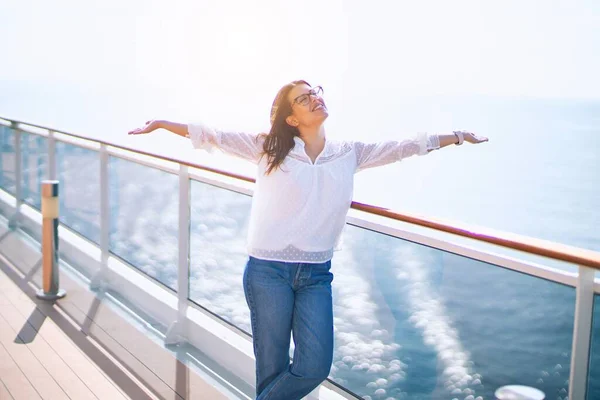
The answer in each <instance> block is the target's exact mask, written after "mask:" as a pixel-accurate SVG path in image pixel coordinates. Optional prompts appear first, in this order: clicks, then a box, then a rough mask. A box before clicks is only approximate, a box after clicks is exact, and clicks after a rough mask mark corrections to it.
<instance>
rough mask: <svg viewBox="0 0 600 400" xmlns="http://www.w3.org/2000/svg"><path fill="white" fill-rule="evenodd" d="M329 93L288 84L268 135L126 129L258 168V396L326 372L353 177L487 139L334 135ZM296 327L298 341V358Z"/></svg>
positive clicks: (249, 288)
mask: <svg viewBox="0 0 600 400" xmlns="http://www.w3.org/2000/svg"><path fill="white" fill-rule="evenodd" d="M322 94H323V89H322V88H321V87H320V86H316V87H312V86H311V85H309V84H308V82H306V81H304V80H296V81H293V82H290V83H288V84H287V85H284V86H283V87H282V88H281V89H280V90H279V92H278V93H277V96H276V97H275V100H274V101H273V104H272V106H271V112H270V120H271V129H270V131H269V133H268V134H265V133H263V134H258V135H256V134H248V133H239V132H224V131H220V130H215V129H212V128H209V127H207V126H206V125H202V124H190V125H185V124H180V123H173V122H168V121H149V122H147V123H146V125H145V126H144V127H142V128H138V129H135V130H133V131H130V132H129V134H132V135H140V134H147V133H150V132H152V131H154V130H156V129H158V128H164V129H167V130H169V131H171V132H173V133H176V134H177V135H180V136H189V137H190V139H191V141H192V143H193V145H194V146H195V147H196V148H204V149H210V148H213V147H216V148H219V149H221V150H223V151H224V152H226V153H229V154H232V155H235V156H237V157H241V158H244V159H246V160H248V161H252V162H254V163H255V164H256V165H257V167H258V172H257V179H256V187H255V191H254V197H253V201H252V209H251V213H250V225H249V233H248V243H247V249H248V254H249V259H248V261H247V264H246V269H245V272H244V279H243V280H244V292H245V295H246V301H247V303H248V306H249V308H250V316H251V325H252V333H253V341H254V353H255V356H256V392H257V396H258V397H257V398H258V399H259V400H266V399H267V398H268V399H272V400H275V399H282V400H283V399H285V400H289V399H301V398H302V397H304V396H305V395H307V394H308V393H310V392H311V391H312V390H313V389H314V388H315V387H317V386H318V385H319V384H320V383H321V382H322V381H323V380H324V379H326V378H327V376H328V374H329V371H330V368H331V362H332V357H333V309H332V296H331V282H332V280H333V275H332V273H331V272H330V268H331V259H332V257H333V251H334V249H335V248H337V247H338V243H339V238H340V235H341V232H342V229H343V227H344V225H345V220H346V214H347V213H348V210H349V208H350V204H351V202H352V195H353V186H354V185H353V182H354V175H355V174H356V173H357V172H359V171H361V170H363V169H367V168H372V167H376V166H380V165H385V164H390V163H393V162H396V161H400V160H402V159H404V158H407V157H410V156H413V155H417V154H418V155H425V154H428V153H429V152H430V151H432V150H436V149H439V148H441V147H445V146H448V145H450V144H457V145H461V144H462V143H463V141H467V142H470V143H482V142H485V141H487V138H484V137H478V136H476V135H474V134H472V133H470V132H463V131H455V132H453V133H452V134H450V135H424V134H423V135H419V137H417V138H415V139H409V140H404V141H385V142H379V143H364V142H359V141H356V142H353V141H335V140H330V139H328V138H327V137H326V134H325V126H324V123H325V120H326V119H327V117H328V116H329V112H328V109H327V106H326V104H325V100H324V99H323V97H322ZM291 333H292V334H293V337H294V343H295V345H296V346H295V348H294V362H293V363H292V364H290V363H289V358H288V357H289V356H288V354H289V349H290V334H291Z"/></svg>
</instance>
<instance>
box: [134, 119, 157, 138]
mask: <svg viewBox="0 0 600 400" xmlns="http://www.w3.org/2000/svg"><path fill="white" fill-rule="evenodd" d="M163 122H164V121H160V120H157V119H153V120H152V121H146V125H144V126H143V127H141V128H137V129H134V130H132V131H129V132H128V135H143V134H146V133H150V132H152V131H155V130H157V129H159V128H162V127H163Z"/></svg>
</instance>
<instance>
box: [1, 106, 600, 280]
mask: <svg viewBox="0 0 600 400" xmlns="http://www.w3.org/2000/svg"><path fill="white" fill-rule="evenodd" d="M0 118H2V119H4V120H6V121H10V122H13V123H17V124H24V125H29V126H33V127H36V128H40V129H46V130H52V131H54V132H57V133H61V134H64V135H68V136H72V137H75V138H78V139H83V140H88V141H94V142H97V143H100V144H105V145H106V146H111V147H114V148H118V149H121V150H127V151H130V152H133V153H137V154H142V155H146V156H150V157H154V158H157V159H160V160H164V161H170V162H174V163H179V164H183V165H187V166H188V167H192V168H197V169H200V170H203V171H208V172H212V173H216V174H218V175H223V176H227V177H230V178H234V179H238V180H241V181H244V182H252V183H253V182H255V179H254V178H251V177H248V176H245V175H241V174H236V173H232V172H227V171H223V170H220V169H218V168H213V167H208V166H204V165H200V164H196V163H192V162H189V161H185V160H179V159H177V158H173V157H167V156H163V155H159V154H155V153H152V152H149V151H144V150H139V149H134V148H132V147H128V146H123V145H118V144H115V143H111V142H108V141H104V140H99V139H93V138H88V137H84V136H80V135H75V134H72V133H67V132H62V131H58V130H56V129H51V128H47V127H44V126H40V125H35V124H30V123H26V122H21V121H16V120H11V119H8V118H4V117H0ZM351 207H352V208H353V209H355V210H359V211H363V212H366V213H369V214H373V215H379V216H382V217H386V218H390V219H392V220H396V221H403V222H407V223H410V224H414V225H419V226H423V227H427V228H431V229H434V230H437V231H442V232H447V233H452V234H455V235H458V236H462V237H466V238H470V239H474V240H478V241H482V242H487V243H492V244H495V245H498V246H502V247H506V248H509V249H513V250H518V251H524V252H526V253H531V254H536V255H540V256H543V257H547V258H551V259H555V260H560V261H566V262H570V263H573V264H577V265H582V266H586V267H591V268H595V269H598V270H600V252H595V251H592V250H587V249H582V248H578V247H574V246H568V245H564V244H560V243H556V242H550V241H546V240H542V239H536V238H532V237H527V236H523V235H518V234H512V233H507V232H501V231H495V230H492V229H488V228H481V227H477V228H475V227H474V226H469V225H467V224H458V223H456V222H446V221H443V220H441V219H433V218H425V217H422V216H417V215H411V214H407V213H399V212H395V211H392V210H389V209H386V208H382V207H377V206H373V205H369V204H363V203H359V202H352V205H351Z"/></svg>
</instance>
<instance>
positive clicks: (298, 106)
mask: <svg viewBox="0 0 600 400" xmlns="http://www.w3.org/2000/svg"><path fill="white" fill-rule="evenodd" d="M322 93H323V90H322V89H321V87H320V86H315V87H313V88H311V87H310V86H308V85H306V84H300V85H298V86H295V87H294V88H292V90H291V91H290V93H289V94H288V101H289V102H290V104H291V105H292V115H290V116H289V117H287V119H286V121H287V123H288V124H290V125H292V126H295V127H302V126H315V125H317V126H318V125H321V124H322V123H323V122H324V121H325V119H327V117H328V116H329V113H328V112H327V107H326V106H325V101H324V100H323V98H322V97H321V95H322Z"/></svg>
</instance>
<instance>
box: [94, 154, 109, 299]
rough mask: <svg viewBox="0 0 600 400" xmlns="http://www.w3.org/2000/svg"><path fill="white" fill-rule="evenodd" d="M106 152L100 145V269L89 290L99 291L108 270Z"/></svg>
mask: <svg viewBox="0 0 600 400" xmlns="http://www.w3.org/2000/svg"><path fill="white" fill-rule="evenodd" d="M108 183H109V182H108V150H107V149H106V145H105V144H101V145H100V269H99V270H98V272H96V274H95V275H94V276H93V277H92V280H91V282H90V288H92V289H101V288H103V287H104V284H105V280H106V271H107V270H108V254H109V253H108V246H109V240H110V201H109V187H108Z"/></svg>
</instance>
